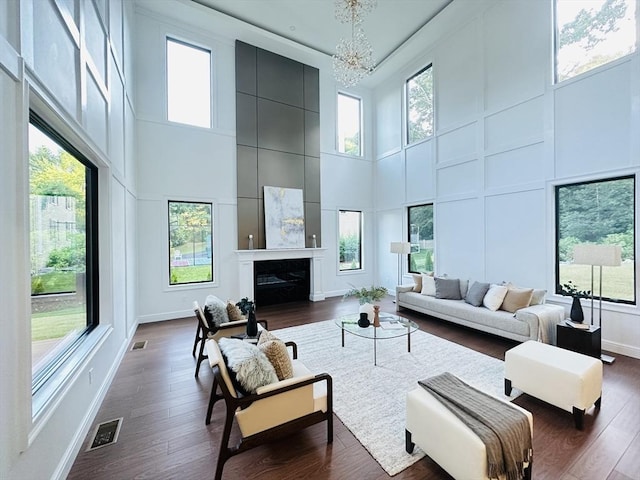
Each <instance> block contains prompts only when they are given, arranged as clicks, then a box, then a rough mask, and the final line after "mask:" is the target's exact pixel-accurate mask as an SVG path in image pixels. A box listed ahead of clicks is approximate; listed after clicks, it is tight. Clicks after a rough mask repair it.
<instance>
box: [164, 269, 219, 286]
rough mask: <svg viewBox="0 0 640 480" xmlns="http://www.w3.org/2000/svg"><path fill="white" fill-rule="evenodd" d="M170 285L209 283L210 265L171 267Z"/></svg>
mask: <svg viewBox="0 0 640 480" xmlns="http://www.w3.org/2000/svg"><path fill="white" fill-rule="evenodd" d="M171 277H172V278H171V279H170V283H171V285H178V284H180V283H197V282H210V281H211V280H212V275H211V266H210V265H192V266H184V267H171Z"/></svg>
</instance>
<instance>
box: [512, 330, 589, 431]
mask: <svg viewBox="0 0 640 480" xmlns="http://www.w3.org/2000/svg"><path fill="white" fill-rule="evenodd" d="M504 367H505V368H504V369H505V374H504V392H505V395H511V389H512V387H515V388H517V389H519V390H522V391H523V392H525V393H527V394H529V395H531V396H533V397H536V398H538V399H540V400H544V401H545V402H547V403H550V404H552V405H555V406H556V407H559V408H561V409H563V410H566V411H568V412H571V413H573V418H574V421H575V425H576V428H578V429H579V430H582V428H583V426H584V413H585V411H586V410H587V409H588V408H590V407H591V406H592V405H595V407H596V408H600V403H601V401H602V361H600V359H597V358H593V357H589V356H587V355H582V354H581V353H576V352H572V351H570V350H565V349H563V348H558V347H554V346H553V345H547V344H545V343H540V342H535V341H533V340H530V341H527V342H524V343H521V344H520V345H518V346H516V347H514V348H512V349H510V350H507V352H506V353H505V358H504Z"/></svg>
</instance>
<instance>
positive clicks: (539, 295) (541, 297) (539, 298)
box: [529, 288, 547, 305]
mask: <svg viewBox="0 0 640 480" xmlns="http://www.w3.org/2000/svg"><path fill="white" fill-rule="evenodd" d="M546 294H547V291H546V290H542V289H540V288H534V289H533V295H532V296H531V302H529V305H542V304H544V302H545V295H546Z"/></svg>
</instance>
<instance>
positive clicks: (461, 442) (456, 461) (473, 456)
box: [405, 387, 533, 480]
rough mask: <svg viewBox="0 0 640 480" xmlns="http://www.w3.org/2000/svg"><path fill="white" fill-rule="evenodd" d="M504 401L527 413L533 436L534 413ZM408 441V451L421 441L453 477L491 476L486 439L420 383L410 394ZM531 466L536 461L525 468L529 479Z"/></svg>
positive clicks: (484, 478) (483, 479)
mask: <svg viewBox="0 0 640 480" xmlns="http://www.w3.org/2000/svg"><path fill="white" fill-rule="evenodd" d="M499 400H501V401H504V400H502V399H499ZM504 403H505V404H507V405H511V406H513V407H515V408H517V409H518V410H520V411H522V412H523V413H524V414H525V415H527V417H528V418H529V425H530V427H531V435H532V436H533V416H532V415H531V413H530V412H528V411H527V410H525V409H524V408H521V407H519V406H518V405H514V404H511V403H508V402H504ZM405 442H406V445H405V448H406V451H407V453H413V449H414V446H415V445H417V446H418V447H420V448H421V449H422V450H423V451H424V452H425V453H426V454H427V455H428V456H429V457H430V458H431V459H432V460H433V461H434V462H436V463H437V464H438V465H440V466H441V467H442V468H443V469H444V470H446V471H447V473H448V474H449V475H451V476H452V477H453V478H456V479H459V480H488V479H489V477H488V467H487V450H486V448H485V446H484V443H482V441H481V440H480V438H479V437H478V436H477V435H476V434H475V433H473V432H472V431H471V429H469V427H467V426H466V425H465V424H464V423H462V421H461V420H460V419H459V418H458V417H456V416H455V415H454V414H453V413H451V411H450V410H449V409H447V407H445V406H444V405H442V403H440V402H439V401H438V400H437V399H436V398H435V397H433V395H431V394H430V393H429V392H428V391H427V390H425V389H424V388H422V387H417V388H415V389H414V390H411V391H410V392H409V393H408V394H407V423H406V430H405ZM531 469H532V465H531V464H529V465H528V466H527V468H526V470H525V475H526V476H525V478H526V479H529V480H530V479H531ZM501 478H502V477H501Z"/></svg>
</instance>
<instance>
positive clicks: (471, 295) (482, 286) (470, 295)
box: [464, 282, 491, 307]
mask: <svg viewBox="0 0 640 480" xmlns="http://www.w3.org/2000/svg"><path fill="white" fill-rule="evenodd" d="M490 286H491V285H490V284H488V283H483V282H473V285H471V288H470V289H469V291H468V292H467V295H466V296H465V297H464V301H465V302H467V303H468V304H470V305H473V306H474V307H479V306H480V305H482V299H483V298H484V296H485V295H486V294H487V292H488V291H489V287H490Z"/></svg>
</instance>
